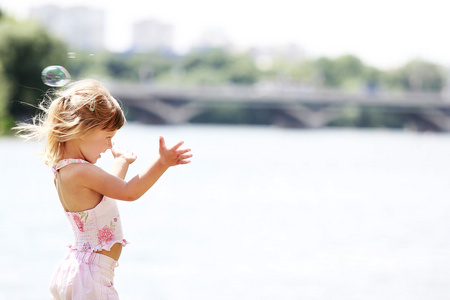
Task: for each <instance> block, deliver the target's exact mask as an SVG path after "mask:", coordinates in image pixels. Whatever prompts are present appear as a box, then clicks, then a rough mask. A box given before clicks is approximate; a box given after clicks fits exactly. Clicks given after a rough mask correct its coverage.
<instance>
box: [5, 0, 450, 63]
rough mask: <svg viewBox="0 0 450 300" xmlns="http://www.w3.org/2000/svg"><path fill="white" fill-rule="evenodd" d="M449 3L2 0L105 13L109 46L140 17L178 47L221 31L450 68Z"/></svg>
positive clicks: (245, 40) (18, 6)
mask: <svg viewBox="0 0 450 300" xmlns="http://www.w3.org/2000/svg"><path fill="white" fill-rule="evenodd" d="M446 2H448V1H447V0H377V1H363V0H339V1H337V0H309V1H304V0H264V1H261V0H226V1H224V0H216V1H214V0H189V1H187V0H160V1H155V0H126V1H111V0H65V1H55V0H0V8H2V9H3V10H5V11H6V12H7V13H8V14H11V15H13V16H15V17H17V18H26V17H27V15H28V12H29V10H30V8H32V7H35V6H40V5H44V4H55V5H58V6H61V7H71V6H77V5H78V6H79V5H83V6H89V7H93V8H103V9H104V10H105V13H106V22H107V24H106V32H105V44H106V47H107V48H108V49H109V50H112V51H119V52H120V51H126V50H127V49H128V47H130V44H131V36H132V33H131V32H132V31H131V30H132V25H133V23H134V22H136V21H139V20H143V19H147V18H152V19H157V20H160V21H162V22H165V23H169V24H172V25H173V26H174V45H175V48H176V50H178V51H186V50H187V49H189V47H190V46H191V45H192V43H193V42H194V41H196V40H198V38H199V36H200V34H201V33H202V32H203V31H204V30H205V28H215V29H216V30H222V31H223V32H224V33H225V34H226V35H227V36H228V37H229V38H230V40H231V41H232V43H233V44H234V45H235V46H237V47H239V48H242V49H245V48H247V47H252V46H256V47H261V46H275V47H276V46H283V45H292V44H293V45H297V46H298V47H300V48H302V49H303V50H304V51H305V53H306V54H307V55H308V56H311V57H318V56H328V57H337V56H339V55H344V54H353V55H356V56H357V57H359V58H360V59H361V60H362V61H363V62H365V63H366V64H368V65H372V66H375V67H378V68H384V69H386V68H392V67H397V66H401V65H402V64H404V63H406V62H408V61H410V60H412V59H416V58H420V59H426V60H429V61H432V62H435V63H438V64H441V65H444V66H447V67H450V43H449V42H448V41H447V39H448V30H449V29H450V17H449V8H450V2H449V4H446Z"/></svg>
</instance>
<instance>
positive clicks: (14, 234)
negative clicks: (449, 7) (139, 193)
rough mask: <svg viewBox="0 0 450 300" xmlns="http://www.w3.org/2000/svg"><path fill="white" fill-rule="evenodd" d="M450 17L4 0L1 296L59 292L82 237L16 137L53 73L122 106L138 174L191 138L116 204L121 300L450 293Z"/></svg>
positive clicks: (229, 4)
mask: <svg viewBox="0 0 450 300" xmlns="http://www.w3.org/2000/svg"><path fill="white" fill-rule="evenodd" d="M449 25H450V21H449V19H448V17H447V11H446V5H445V4H444V3H442V1H437V0H429V1H424V0H420V1H400V0H395V1H392V0H391V1H385V0H382V1H377V3H363V2H361V1H354V0H345V1H339V2H336V1H330V0H319V1H296V2H295V3H294V2H292V1H287V0H279V1H265V2H264V3H260V2H257V1H253V0H249V1H234V0H231V1H226V2H211V1H209V2H208V1H200V0H194V1H183V2H182V1H164V2H146V3H143V2H142V1H137V0H129V1H126V3H119V2H114V3H111V2H110V1H109V2H108V1H101V0H94V1H64V2H62V1H51V0H48V1H47V0H39V1H37V0H34V1H31V0H29V1H28V0H17V1H4V0H1V1H0V135H1V137H0V149H1V153H2V155H1V156H0V167H1V170H2V172H1V175H0V189H1V191H3V192H4V195H3V197H2V200H0V201H1V204H2V209H1V210H0V230H1V235H2V244H1V245H2V247H1V250H0V263H1V265H2V270H3V272H2V274H0V299H48V298H49V293H48V291H47V290H48V289H47V286H48V281H49V279H50V277H51V274H52V272H53V270H54V268H55V267H56V265H57V263H58V261H59V259H60V258H61V257H62V256H63V255H64V253H65V251H66V249H65V247H64V245H65V244H67V243H69V242H70V237H71V230H70V228H69V224H68V222H67V221H66V220H65V219H64V218H65V217H64V215H63V213H62V209H61V207H60V205H59V203H58V200H57V195H56V193H55V191H54V187H53V186H52V176H53V175H52V174H51V172H50V170H48V168H47V167H46V166H44V164H43V163H42V162H41V160H40V157H39V156H37V155H34V153H36V152H38V151H39V150H40V148H41V147H42V144H39V143H38V142H23V141H21V140H19V139H18V138H16V137H14V132H13V131H12V130H11V128H12V127H13V126H14V124H15V122H17V121H24V120H29V119H30V118H31V117H32V116H33V115H34V114H35V113H36V109H35V107H36V105H37V104H38V103H39V102H40V101H41V100H42V99H43V97H44V95H45V94H46V93H47V92H48V91H49V90H51V89H54V88H51V87H49V86H46V85H45V84H44V83H43V81H42V79H41V73H42V71H43V69H44V68H46V67H48V66H53V65H58V66H63V67H64V68H65V69H66V70H67V71H68V73H70V77H71V80H78V79H83V78H95V79H98V80H100V81H102V82H103V83H104V84H105V85H106V86H107V87H108V88H109V89H110V90H111V92H112V94H113V96H115V97H116V98H117V99H118V100H120V102H121V104H122V106H123V108H124V111H125V113H126V115H127V119H128V124H126V125H125V127H124V128H123V129H122V130H120V131H119V133H118V134H117V136H116V138H115V142H116V143H117V144H119V145H120V146H121V147H123V148H128V149H130V150H132V151H134V152H135V153H137V155H138V157H139V158H138V160H137V161H136V163H134V164H133V165H132V166H131V168H130V171H129V174H130V177H129V178H131V176H132V175H133V174H136V172H139V170H141V169H142V168H143V167H145V166H146V165H147V164H148V163H149V162H151V161H152V160H153V159H154V158H155V157H156V155H157V150H158V149H157V147H158V144H157V142H158V140H157V139H158V136H159V135H163V136H165V137H166V140H167V142H168V143H173V144H175V143H176V142H178V141H179V140H185V142H186V145H187V146H188V147H191V148H192V149H193V153H194V156H195V157H194V159H193V162H192V164H191V165H188V166H182V167H177V168H174V169H173V170H172V169H171V170H169V172H167V174H165V175H164V177H163V178H162V179H161V180H160V181H159V182H158V184H157V185H156V186H155V187H154V188H152V190H151V191H150V192H148V193H147V194H146V195H145V196H143V197H142V199H141V200H139V201H137V202H135V203H119V205H120V209H121V214H122V215H123V216H122V218H123V220H124V224H123V226H124V229H125V232H126V235H127V239H128V240H129V241H130V242H131V245H129V246H127V247H126V249H125V250H124V252H123V255H122V257H121V261H120V263H121V265H120V267H119V268H118V269H117V271H116V286H117V289H118V291H119V294H120V295H121V298H122V299H169V300H171V299H448V295H449V294H450V273H449V272H450V271H449V270H450V259H449V256H448V253H450V243H449V242H448V236H449V234H450V230H449V228H450V221H448V217H447V216H448V214H449V213H450V205H449V202H448V200H447V198H448V194H449V192H450V187H449V185H448V183H447V180H448V179H449V178H450V168H449V167H450V161H449V160H448V159H447V154H448V153H449V150H450V136H449V135H448V132H449V131H450V81H449V80H450V79H449V74H450V69H449V67H450V54H449V53H450V51H449V47H448V46H447V43H446V42H445V38H446V29H447V28H448V27H449ZM66 79H67V78H66ZM55 88H58V87H55ZM28 104H31V105H28ZM110 163H111V157H105V158H103V159H102V160H101V161H100V162H99V165H100V166H102V167H104V168H106V169H107V168H108V166H109V165H110Z"/></svg>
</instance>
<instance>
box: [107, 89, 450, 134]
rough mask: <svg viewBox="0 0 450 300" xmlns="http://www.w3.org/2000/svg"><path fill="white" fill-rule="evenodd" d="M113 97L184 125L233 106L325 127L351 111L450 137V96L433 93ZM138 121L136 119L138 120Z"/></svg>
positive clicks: (166, 92)
mask: <svg viewBox="0 0 450 300" xmlns="http://www.w3.org/2000/svg"><path fill="white" fill-rule="evenodd" d="M105 84H106V86H107V87H108V89H109V90H110V91H111V93H112V95H113V96H114V97H115V98H117V99H119V100H120V101H121V102H122V103H123V104H124V106H126V107H128V108H129V109H132V110H133V111H134V113H135V114H137V115H139V118H141V119H146V120H151V121H150V122H152V123H164V124H182V123H187V122H189V121H190V120H192V119H193V118H194V117H196V116H198V115H200V114H202V113H204V112H206V111H208V110H210V109H222V108H224V109H225V108H226V107H230V106H233V105H234V106H239V107H245V108H247V109H251V110H255V111H256V110H266V111H268V112H270V113H271V114H273V115H274V120H277V121H276V123H277V124H281V125H286V126H298V127H306V128H320V127H324V126H326V125H327V124H329V123H330V122H332V121H333V120H336V119H337V118H339V117H340V116H341V115H342V113H343V112H344V110H345V109H348V108H349V107H352V106H353V107H360V108H376V109H378V110H381V111H382V112H383V113H386V114H392V113H394V114H400V115H402V116H403V117H404V118H407V119H408V123H409V124H410V125H411V126H412V127H415V128H417V129H421V128H422V129H432V130H436V131H443V132H450V97H448V96H445V95H442V94H430V93H381V92H372V93H371V92H359V93H357V92H354V93H350V92H343V91H332V90H317V89H311V88H309V89H308V88H302V87H292V86H291V87H283V88H273V87H264V86H214V87H213V86H192V87H186V86H158V85H152V84H136V83H124V82H106V83H105ZM139 118H138V119H139Z"/></svg>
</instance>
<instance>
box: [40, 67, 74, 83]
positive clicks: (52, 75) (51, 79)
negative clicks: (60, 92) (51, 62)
mask: <svg viewBox="0 0 450 300" xmlns="http://www.w3.org/2000/svg"><path fill="white" fill-rule="evenodd" d="M70 79H71V77H70V74H69V72H67V70H66V69H65V68H64V67H61V66H49V67H47V68H45V69H44V70H43V71H42V81H43V82H44V83H45V84H46V85H48V86H53V87H61V86H64V85H66V84H68V83H69V81H70Z"/></svg>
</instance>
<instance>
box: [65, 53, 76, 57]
mask: <svg viewBox="0 0 450 300" xmlns="http://www.w3.org/2000/svg"><path fill="white" fill-rule="evenodd" d="M67 57H68V58H75V57H77V54H76V53H75V52H67Z"/></svg>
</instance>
